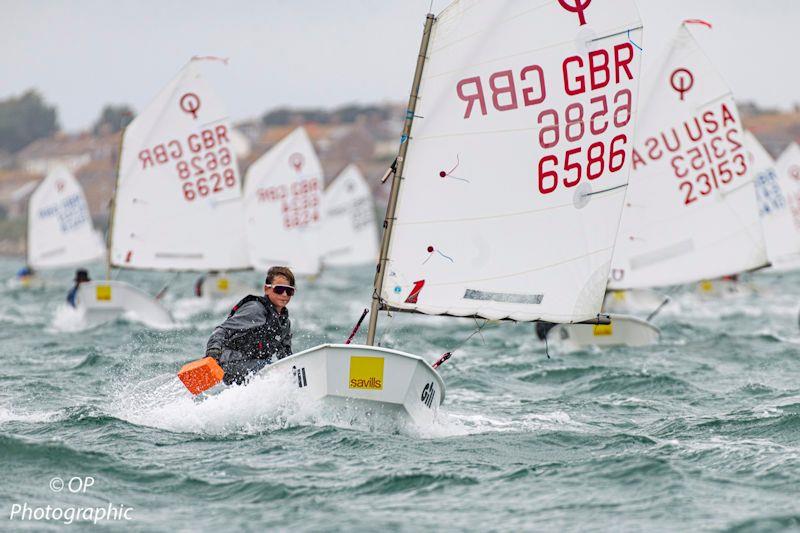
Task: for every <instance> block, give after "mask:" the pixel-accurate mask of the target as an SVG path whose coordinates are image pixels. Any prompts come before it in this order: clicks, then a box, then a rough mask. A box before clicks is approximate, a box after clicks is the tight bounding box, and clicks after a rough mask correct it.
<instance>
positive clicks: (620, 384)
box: [0, 259, 800, 531]
mask: <svg viewBox="0 0 800 533" xmlns="http://www.w3.org/2000/svg"><path fill="white" fill-rule="evenodd" d="M19 266H21V265H20V263H19V261H16V260H13V259H0V279H4V280H5V279H9V278H11V277H12V276H13V274H14V272H15V271H16V270H17V268H18V267H19ZM101 272H102V269H101V266H100V265H96V266H95V268H93V269H92V274H93V276H94V277H98V276H99V275H100V274H101ZM372 273H373V268H372V267H366V268H360V269H337V270H334V269H331V270H327V271H325V272H324V273H323V274H322V275H321V276H320V277H319V278H318V279H317V280H314V281H311V280H300V281H299V283H298V292H297V294H296V296H295V297H294V298H293V301H292V302H291V304H290V310H291V318H292V323H293V329H294V339H293V346H294V349H295V351H299V350H302V349H305V348H309V347H311V346H314V345H317V344H319V343H323V342H342V341H343V340H344V339H346V338H347V336H348V334H349V332H350V330H351V328H352V327H353V325H354V323H355V322H356V320H357V319H358V317H359V316H360V314H361V311H362V310H363V308H364V307H366V306H368V305H369V297H370V295H371V292H372V289H371V283H372ZM72 274H73V272H72V271H69V270H63V271H54V272H47V273H44V274H43V276H42V277H43V279H44V281H45V284H44V286H43V287H42V288H36V289H25V288H20V287H16V286H14V285H13V284H11V285H7V286H3V287H2V288H0V347H2V356H0V357H2V359H0V362H1V363H2V366H1V367H0V382H1V383H2V386H0V461H2V467H1V468H0V513H2V514H0V529H2V530H10V529H32V530H42V529H58V528H60V527H63V525H64V524H65V523H67V522H68V519H67V518H66V517H67V514H66V513H68V510H69V509H73V511H72V512H71V515H70V516H71V517H72V518H71V520H69V522H72V523H73V524H78V525H79V526H80V527H84V526H88V525H93V526H94V522H96V523H97V525H96V527H100V528H101V530H102V529H106V530H111V529H117V528H121V527H123V526H124V527H126V528H130V529H133V530H140V531H176V530H186V531H188V530H206V531H208V530H216V531H232V530H241V529H244V530H263V529H283V530H318V531H322V530H324V531H330V530H333V531H336V530H354V529H359V530H372V531H374V530H406V531H423V530H429V531H433V530H438V531H446V530H467V529H469V530H498V531H507V530H508V531H510V530H539V531H541V530H550V531H600V530H614V531H698V530H701V531H702V530H708V531H784V530H795V531H796V530H800V330H798V309H799V308H800V275H798V274H785V275H780V274H771V273H761V274H756V275H753V276H752V277H750V278H749V280H748V283H749V284H750V285H751V286H752V287H754V288H755V289H756V290H755V292H747V293H745V294H739V295H735V296H730V297H725V298H711V299H707V298H702V297H700V296H697V294H696V293H694V292H693V291H691V290H689V289H683V290H680V291H677V292H676V293H675V294H673V302H672V303H671V304H670V305H668V306H667V307H666V308H665V309H664V310H663V311H662V312H661V314H659V315H658V317H657V318H656V319H655V323H656V325H658V326H659V327H660V328H661V329H662V339H661V342H660V343H659V344H658V345H655V346H649V347H645V348H617V349H606V350H602V351H601V350H597V349H587V350H585V351H579V352H573V353H568V354H565V353H557V352H554V351H553V350H552V347H551V349H550V354H549V355H550V358H548V355H547V353H546V351H545V346H544V345H543V344H542V343H540V342H539V341H538V340H537V339H536V336H535V333H534V328H533V326H532V325H531V324H514V323H500V324H497V323H489V324H486V325H485V326H484V327H483V329H482V330H481V331H480V333H479V334H476V335H474V336H472V338H470V339H469V341H468V342H466V343H463V341H464V340H465V339H467V338H468V337H469V336H470V335H471V334H472V333H473V332H474V331H475V330H476V327H478V326H479V325H482V324H483V321H478V322H476V321H473V320H468V319H455V318H446V317H425V316H419V315H396V316H394V317H392V318H389V317H386V316H385V315H382V316H381V318H380V321H379V325H380V329H379V332H378V337H379V338H380V341H381V344H382V345H383V346H387V347H391V348H397V349H400V350H404V351H407V352H411V353H415V354H419V355H421V356H423V357H425V358H426V359H428V360H429V361H433V360H435V359H436V358H437V357H439V356H440V355H441V354H442V353H443V352H445V351H448V350H451V349H453V348H458V349H457V350H456V351H455V353H454V356H453V358H452V359H451V360H450V361H448V362H447V363H445V364H444V365H443V366H442V367H441V370H440V371H441V375H442V377H443V379H444V381H445V383H446V384H447V398H446V401H445V403H444V405H443V406H442V411H441V416H440V417H439V420H437V421H436V423H434V424H432V425H430V426H427V427H406V426H402V427H401V426H397V425H395V424H394V423H389V422H388V421H387V423H383V424H382V423H381V421H375V420H372V421H370V423H368V424H365V423H363V422H361V421H358V420H352V419H349V418H347V417H342V416H340V414H337V413H331V412H327V411H326V410H325V409H324V408H323V407H321V406H319V405H314V404H313V403H302V402H299V401H297V400H296V398H294V397H293V396H292V395H291V391H290V390H289V389H288V388H287V385H286V384H285V383H283V382H281V381H279V380H275V379H262V380H259V381H258V382H257V383H254V384H253V385H252V386H250V387H237V388H231V389H227V390H225V391H224V392H222V393H220V394H217V395H215V396H213V397H210V398H208V399H206V400H204V401H201V402H198V401H195V400H193V399H192V398H191V397H190V396H189V395H188V394H187V393H186V391H185V390H184V389H183V387H182V385H181V384H180V382H179V381H178V380H177V379H176V377H175V373H176V371H177V370H178V369H179V368H180V366H181V365H182V364H183V363H185V362H187V361H189V360H192V359H196V358H198V357H201V356H202V355H203V354H204V347H205V342H206V340H207V338H208V335H209V334H210V333H211V331H212V329H213V328H214V327H215V326H216V325H217V324H218V323H220V322H221V321H222V320H223V319H224V318H225V316H226V315H227V312H228V310H229V308H230V306H231V305H232V304H233V303H235V301H236V299H237V297H238V296H239V295H232V296H231V298H229V299H228V300H225V301H215V302H212V301H208V300H201V299H196V298H194V297H193V296H192V285H193V282H194V278H193V276H192V275H190V274H185V275H181V276H178V277H177V278H176V277H175V276H174V275H172V274H157V273H136V272H120V273H117V274H115V277H116V278H117V279H121V280H123V281H127V282H130V283H133V284H135V285H137V286H139V287H141V288H143V289H145V290H147V291H149V292H150V293H153V294H154V293H156V292H157V291H158V290H159V289H160V288H161V287H163V286H164V285H165V284H169V285H170V287H169V289H168V291H167V293H166V296H165V298H164V303H165V305H166V306H167V307H168V308H169V309H170V310H171V311H172V313H173V315H174V316H175V318H176V322H177V323H176V325H175V326H174V327H172V328H171V329H166V330H158V331H157V330H152V329H148V328H147V327H145V326H143V325H141V324H139V323H137V322H135V321H131V320H127V319H118V320H115V321H113V322H110V323H107V324H104V325H100V326H97V327H94V328H90V329H86V328H85V327H84V326H83V325H82V323H81V320H80V317H79V316H77V315H76V314H75V312H74V311H72V310H71V309H70V308H68V307H67V306H66V304H65V295H66V292H67V290H68V288H69V286H70V285H71V282H70V280H71V278H72ZM233 277H234V278H235V279H236V281H237V282H240V283H242V284H244V285H245V286H252V287H253V291H254V292H255V291H257V290H258V287H259V284H260V283H261V282H262V279H261V275H260V274H258V273H252V272H250V273H237V274H235V275H234V276H233ZM364 334H365V331H361V332H360V334H359V336H358V337H357V340H363V337H364ZM462 343H463V345H462ZM59 480H60V481H59ZM23 506H25V507H23ZM48 506H50V508H51V509H50V513H49V514H48V515H47V516H49V519H48V518H47V517H45V516H44V515H45V514H46V513H47V511H46V509H47V507H48ZM56 509H59V510H60V513H58V516H59V519H54V518H53V516H54V515H55V514H56ZM87 509H89V510H90V511H91V512H87V511H86V510H87ZM101 509H102V511H101ZM35 510H42V512H41V513H39V515H41V518H40V519H37V518H36V516H39V515H35V513H34V511H35ZM76 510H77V511H76ZM28 511H29V513H28V514H25V513H26V512H28ZM81 513H82V514H81ZM101 514H102V515H104V517H103V519H102V520H98V517H100V515H101ZM29 515H30V516H29ZM76 517H77V518H76Z"/></svg>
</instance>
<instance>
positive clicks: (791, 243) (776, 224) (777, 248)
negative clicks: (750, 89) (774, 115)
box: [744, 131, 800, 269]
mask: <svg viewBox="0 0 800 533" xmlns="http://www.w3.org/2000/svg"><path fill="white" fill-rule="evenodd" d="M744 135H745V137H744V140H745V147H746V148H747V152H748V156H749V157H748V160H749V162H750V169H751V171H752V173H753V176H754V177H755V188H756V197H757V199H758V212H759V215H760V216H761V227H762V229H763V230H764V242H765V243H766V246H767V257H768V258H769V262H770V263H771V264H772V266H773V267H774V268H776V269H782V268H785V267H787V266H790V265H794V264H797V263H798V262H800V229H798V228H796V227H795V225H794V219H793V217H792V213H791V210H790V209H789V202H788V200H787V198H786V195H785V194H784V193H783V190H782V188H781V185H780V182H779V179H778V171H777V170H776V168H775V162H774V161H773V160H772V157H771V156H770V155H769V153H767V151H766V150H765V149H764V147H763V146H761V143H760V142H758V139H756V137H755V135H753V134H752V133H750V132H749V131H745V134H744Z"/></svg>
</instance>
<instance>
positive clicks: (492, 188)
mask: <svg viewBox="0 0 800 533" xmlns="http://www.w3.org/2000/svg"><path fill="white" fill-rule="evenodd" d="M641 39H642V31H641V22H640V20H639V14H638V12H637V9H636V6H635V4H634V2H633V1H629V0H624V1H620V0H614V1H598V0H595V1H593V2H591V3H589V2H572V3H567V2H561V1H558V0H551V1H544V2H543V1H541V0H535V1H534V0H528V1H514V2H497V1H481V2H476V1H470V2H466V1H455V2H453V3H452V4H451V5H450V6H449V7H448V8H447V9H445V10H444V11H443V12H442V13H441V15H440V16H439V17H438V18H437V20H436V21H435V23H434V25H433V29H432V33H431V38H430V44H429V48H428V52H427V59H426V62H425V66H424V71H423V74H422V82H421V86H420V97H419V100H418V105H417V109H416V113H415V114H416V118H415V119H414V124H413V129H412V130H411V139H410V140H408V139H401V142H406V141H408V142H409V143H410V144H409V146H408V153H407V155H406V160H405V169H404V171H403V176H402V182H401V185H400V189H399V200H398V204H397V212H396V222H395V225H394V231H393V234H392V236H391V242H390V248H389V254H388V264H387V270H386V276H385V278H384V281H383V286H382V287H381V291H380V296H381V298H382V300H383V301H384V303H385V304H386V305H387V306H388V307H391V308H401V309H405V310H412V311H417V312H422V313H427V314H449V315H455V316H472V315H477V316H482V317H485V318H489V319H502V318H510V319H513V320H519V321H530V320H537V319H543V320H547V321H552V322H569V321H581V320H588V319H591V318H594V317H595V316H596V315H597V313H598V312H600V307H601V304H602V300H603V293H604V290H605V286H606V277H607V275H608V272H609V267H610V262H611V255H612V251H613V247H614V240H615V237H616V230H617V226H618V224H619V217H620V211H621V208H622V203H623V199H624V196H625V185H626V184H627V182H628V174H629V169H630V166H629V164H630V148H631V144H632V137H633V119H632V117H631V115H632V113H631V109H635V108H636V101H637V97H638V85H639V63H640V52H639V48H638V45H639V43H641V42H642V41H641Z"/></svg>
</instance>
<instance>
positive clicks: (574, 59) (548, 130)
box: [456, 3, 634, 195]
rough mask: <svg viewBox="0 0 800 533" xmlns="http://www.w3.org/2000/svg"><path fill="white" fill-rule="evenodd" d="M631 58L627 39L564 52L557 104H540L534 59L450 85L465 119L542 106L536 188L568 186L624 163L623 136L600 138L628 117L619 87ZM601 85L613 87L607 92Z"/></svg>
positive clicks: (543, 94)
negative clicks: (562, 101) (561, 96)
mask: <svg viewBox="0 0 800 533" xmlns="http://www.w3.org/2000/svg"><path fill="white" fill-rule="evenodd" d="M587 4H588V3H587ZM633 60H634V49H633V46H632V45H631V44H630V43H622V44H617V45H615V46H613V48H609V49H604V48H599V49H597V50H593V51H591V52H589V53H588V54H586V55H572V56H569V57H567V58H565V59H564V60H563V61H562V62H561V69H560V70H561V72H560V73H559V78H560V82H561V83H562V84H563V90H564V92H565V93H566V95H567V96H569V97H574V101H573V102H571V103H569V104H567V105H566V106H563V108H562V107H559V108H547V106H546V103H547V99H548V83H547V78H548V77H547V76H546V75H545V71H544V69H543V68H542V67H541V66H539V65H527V66H525V67H523V68H522V69H520V70H519V71H515V70H513V69H509V70H502V71H499V72H494V73H492V74H490V75H489V76H488V77H481V76H472V77H469V78H464V79H462V80H460V81H459V82H458V84H457V85H456V95H457V97H458V98H459V99H460V100H462V101H463V102H464V103H465V107H464V119H465V120H475V119H479V118H480V117H481V116H486V115H487V114H489V113H490V111H491V112H505V111H511V110H515V109H519V108H521V107H532V106H539V107H542V108H543V109H541V111H539V113H538V115H537V124H536V125H537V129H538V136H537V137H538V139H537V140H538V143H539V146H540V147H541V149H542V150H544V151H545V153H546V154H547V155H545V156H543V157H541V158H540V159H539V162H538V180H537V181H538V190H539V192H540V193H541V194H543V195H544V194H550V193H552V192H554V191H556V190H557V189H558V188H559V187H565V188H571V187H575V186H576V185H578V184H579V183H581V181H583V180H584V179H588V180H595V179H598V178H600V177H601V176H603V175H605V174H606V173H609V172H610V173H614V172H617V171H619V170H621V169H622V168H623V167H624V165H625V161H626V157H627V150H628V148H627V145H628V136H627V135H626V134H625V133H619V134H617V135H616V136H613V137H612V138H611V140H607V139H604V138H600V137H601V136H610V133H614V132H615V130H620V129H623V128H625V127H626V126H628V124H629V123H630V120H631V114H632V113H631V111H632V107H633V94H632V92H631V90H630V89H629V88H627V87H626V86H627V85H632V84H630V83H629V82H631V81H633V79H634V73H633V69H632V66H633V65H632V63H633ZM609 86H611V87H613V88H616V89H617V90H616V91H613V92H612V91H611V90H609V89H608V88H609ZM592 93H598V94H597V95H596V96H594V97H592V98H590V99H589V102H588V104H585V103H584V102H581V101H578V98H579V97H582V99H584V100H585V98H586V95H587V94H588V95H589V96H591V95H592ZM492 110H493V111H492Z"/></svg>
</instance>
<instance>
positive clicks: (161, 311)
mask: <svg viewBox="0 0 800 533" xmlns="http://www.w3.org/2000/svg"><path fill="white" fill-rule="evenodd" d="M75 305H76V307H77V309H78V311H80V312H81V313H83V316H84V321H85V322H86V324H87V325H88V326H96V325H99V324H102V323H104V322H109V321H111V320H114V319H116V318H118V317H120V316H127V317H129V318H132V319H134V320H138V321H140V322H142V323H144V324H147V325H148V326H153V327H167V326H171V325H172V324H173V320H172V316H171V315H170V314H169V311H167V310H166V309H165V308H164V306H162V305H161V303H159V302H158V301H157V300H156V299H155V298H153V297H152V296H150V295H149V294H146V293H145V292H143V291H141V290H139V289H137V288H136V287H134V286H133V285H129V284H127V283H124V282H122V281H91V282H88V283H82V284H81V286H80V287H79V288H78V293H77V295H76V297H75Z"/></svg>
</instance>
